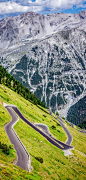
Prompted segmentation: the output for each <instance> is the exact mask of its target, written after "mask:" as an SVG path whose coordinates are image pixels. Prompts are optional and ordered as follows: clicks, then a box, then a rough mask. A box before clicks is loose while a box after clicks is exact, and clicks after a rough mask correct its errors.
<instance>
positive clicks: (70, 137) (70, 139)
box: [53, 116, 73, 145]
mask: <svg viewBox="0 0 86 180" xmlns="http://www.w3.org/2000/svg"><path fill="white" fill-rule="evenodd" d="M53 117H54V116H53ZM54 118H55V119H56V120H57V121H59V123H60V125H61V126H62V127H63V129H64V130H65V132H66V134H67V137H68V139H67V141H66V144H68V145H71V143H72V141H73V137H72V135H71V134H70V132H69V131H68V129H67V128H66V127H65V125H64V121H63V120H62V119H61V118H60V117H59V116H58V119H57V118H56V117H54Z"/></svg>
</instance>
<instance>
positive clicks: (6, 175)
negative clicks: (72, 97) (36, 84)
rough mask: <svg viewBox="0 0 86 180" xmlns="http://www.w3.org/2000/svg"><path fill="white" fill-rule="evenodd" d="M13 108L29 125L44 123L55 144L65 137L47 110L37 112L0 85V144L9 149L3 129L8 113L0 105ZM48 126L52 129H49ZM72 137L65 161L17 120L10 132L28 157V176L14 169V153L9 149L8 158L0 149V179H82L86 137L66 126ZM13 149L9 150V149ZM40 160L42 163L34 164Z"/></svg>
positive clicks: (55, 148) (15, 167) (60, 152)
mask: <svg viewBox="0 0 86 180" xmlns="http://www.w3.org/2000/svg"><path fill="white" fill-rule="evenodd" d="M3 102H4V103H10V104H14V105H17V107H18V108H19V110H20V111H21V112H22V114H23V115H24V116H25V117H26V118H27V119H28V120H29V121H31V122H33V123H44V124H47V125H48V127H49V130H50V132H51V133H52V134H53V135H54V137H56V138H57V139H58V140H61V141H63V142H65V141H66V139H67V136H66V134H65V132H64V130H63V129H62V127H61V126H60V125H59V123H58V122H57V121H56V120H55V119H54V118H53V117H51V116H50V115H49V113H48V112H47V110H44V109H43V108H42V107H41V108H39V107H37V106H35V105H34V104H32V103H31V102H29V101H27V100H25V99H24V98H23V97H21V96H20V95H18V94H17V93H15V92H13V91H12V90H10V89H9V88H7V87H5V86H4V85H0V141H1V143H5V144H7V145H8V146H9V145H11V143H10V141H9V139H8V137H7V135H6V133H5V130H4V125H5V124H6V123H7V122H9V121H10V120H11V117H10V115H9V113H8V111H7V110H6V109H5V107H4V106H3V104H2V103H3ZM52 125H54V126H55V127H56V128H55V129H52ZM66 126H67V127H68V128H69V130H70V132H71V134H72V135H73V142H72V145H73V146H74V147H75V148H74V150H73V151H72V152H73V155H71V156H69V157H66V156H64V153H63V151H61V150H60V149H58V148H57V147H55V146H53V145H52V144H50V143H49V142H48V141H47V140H46V139H45V138H44V137H42V135H40V134H39V133H38V132H36V131H35V130H33V129H32V128H31V127H29V126H27V124H25V122H23V121H22V120H21V119H19V121H18V122H17V124H16V125H15V127H14V129H15V131H16V132H17V134H18V136H19V137H20V139H21V141H22V142H23V144H24V145H25V147H26V149H27V150H28V152H29V154H30V157H31V165H32V172H31V173H29V172H27V171H24V170H22V169H21V168H19V167H17V166H15V165H14V163H15V161H16V152H15V150H14V149H10V153H9V155H6V154H4V153H3V151H2V149H0V179H6V180H11V179H16V180H17V179H18V180H19V179H22V180H23V179H30V180H33V179H34V180H42V179H44V180H52V179H53V180H54V179H55V180H56V179H59V180H67V179H68V180H74V179H76V180H79V179H80V180H81V179H82V180H84V179H86V157H85V156H84V155H83V154H82V153H84V154H86V135H84V134H82V133H80V132H78V131H76V130H75V129H72V128H71V127H70V126H68V125H66ZM12 147H13V146H12ZM36 157H42V158H43V163H40V162H39V161H38V160H36Z"/></svg>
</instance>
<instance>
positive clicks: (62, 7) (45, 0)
mask: <svg viewBox="0 0 86 180" xmlns="http://www.w3.org/2000/svg"><path fill="white" fill-rule="evenodd" d="M85 9H86V0H0V19H2V18H5V17H7V16H15V15H19V14H21V13H23V12H29V11H33V12H35V13H41V14H50V13H58V12H64V13H73V14H75V13H78V12H80V11H83V10H85Z"/></svg>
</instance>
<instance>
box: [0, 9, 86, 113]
mask: <svg viewBox="0 0 86 180" xmlns="http://www.w3.org/2000/svg"><path fill="white" fill-rule="evenodd" d="M0 56H1V63H2V65H4V66H5V67H6V68H7V69H8V70H9V72H10V73H11V74H13V75H14V76H15V78H16V79H19V80H20V81H21V82H23V84H24V85H25V86H27V87H29V89H30V90H31V91H32V92H33V93H35V94H36V95H37V97H38V98H40V99H41V100H42V101H44V102H45V103H46V105H47V106H49V107H50V108H52V110H54V111H59V113H60V114H61V116H66V114H67V111H68V109H69V107H70V106H71V105H72V104H74V103H75V102H77V101H78V100H79V99H80V98H82V97H83V96H84V95H85V94H86V10H85V11H82V12H80V13H79V14H75V15H73V14H64V13H58V14H51V15H40V14H35V13H33V12H28V13H24V14H21V15H20V16H18V17H10V18H6V19H4V20H2V21H0Z"/></svg>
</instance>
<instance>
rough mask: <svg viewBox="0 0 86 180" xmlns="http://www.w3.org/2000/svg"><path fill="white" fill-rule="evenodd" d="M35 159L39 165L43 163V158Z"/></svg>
mask: <svg viewBox="0 0 86 180" xmlns="http://www.w3.org/2000/svg"><path fill="white" fill-rule="evenodd" d="M35 159H36V160H37V161H39V162H40V163H43V158H41V157H35Z"/></svg>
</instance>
